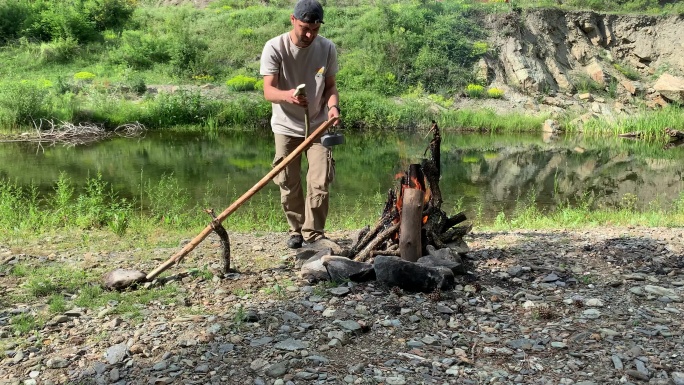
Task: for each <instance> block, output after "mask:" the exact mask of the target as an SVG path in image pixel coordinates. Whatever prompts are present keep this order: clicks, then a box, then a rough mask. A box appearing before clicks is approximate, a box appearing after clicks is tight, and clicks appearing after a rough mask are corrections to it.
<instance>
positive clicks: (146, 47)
mask: <svg viewBox="0 0 684 385" xmlns="http://www.w3.org/2000/svg"><path fill="white" fill-rule="evenodd" d="M170 59H171V56H170V55H169V53H168V48H167V44H166V39H163V38H161V37H159V36H155V35H153V34H149V33H145V32H141V31H123V33H122V34H121V46H120V47H119V49H117V50H116V51H114V52H112V53H111V54H110V60H111V61H113V62H114V63H120V64H125V65H128V66H130V67H131V68H133V69H147V68H150V67H152V65H153V64H154V63H166V62H168V61H169V60H170Z"/></svg>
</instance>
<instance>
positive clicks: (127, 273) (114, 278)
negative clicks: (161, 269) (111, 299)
mask: <svg viewBox="0 0 684 385" xmlns="http://www.w3.org/2000/svg"><path fill="white" fill-rule="evenodd" d="M146 278H147V276H146V274H145V273H143V272H142V271H138V270H129V269H116V270H114V271H110V272H109V273H107V274H106V275H105V276H104V277H103V280H104V283H103V285H104V287H105V288H107V289H109V290H123V289H126V288H128V287H130V286H132V285H134V284H137V283H141V282H145V280H146Z"/></svg>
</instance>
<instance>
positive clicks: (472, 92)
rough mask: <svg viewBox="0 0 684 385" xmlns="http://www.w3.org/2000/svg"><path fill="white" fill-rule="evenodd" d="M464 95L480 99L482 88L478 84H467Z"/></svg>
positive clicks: (482, 92)
mask: <svg viewBox="0 0 684 385" xmlns="http://www.w3.org/2000/svg"><path fill="white" fill-rule="evenodd" d="M465 93H466V95H468V96H469V97H471V98H481V97H483V96H484V87H482V86H481V85H479V84H468V85H467V86H466V88H465Z"/></svg>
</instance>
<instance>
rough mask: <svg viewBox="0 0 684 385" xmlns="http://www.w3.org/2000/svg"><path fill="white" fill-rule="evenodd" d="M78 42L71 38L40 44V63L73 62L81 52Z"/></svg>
mask: <svg viewBox="0 0 684 385" xmlns="http://www.w3.org/2000/svg"><path fill="white" fill-rule="evenodd" d="M80 49H81V48H80V46H79V45H78V41H77V40H76V39H75V38H73V37H71V36H69V37H65V38H56V39H54V40H52V41H50V42H45V43H41V44H40V56H39V58H40V61H41V63H45V64H50V63H56V64H63V63H68V62H69V61H71V60H73V59H74V57H76V56H77V55H78V53H79V52H80Z"/></svg>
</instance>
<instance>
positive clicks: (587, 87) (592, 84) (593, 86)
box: [573, 74, 604, 92]
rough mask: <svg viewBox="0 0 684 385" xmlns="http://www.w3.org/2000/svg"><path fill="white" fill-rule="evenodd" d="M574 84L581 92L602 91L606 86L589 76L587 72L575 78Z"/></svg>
mask: <svg viewBox="0 0 684 385" xmlns="http://www.w3.org/2000/svg"><path fill="white" fill-rule="evenodd" d="M573 85H574V86H575V88H576V89H577V91H579V92H596V91H601V90H602V89H603V88H604V87H603V86H601V84H600V83H599V82H597V81H596V80H594V79H592V78H590V77H589V75H586V74H580V75H578V76H577V77H576V78H575V79H574V83H573Z"/></svg>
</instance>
